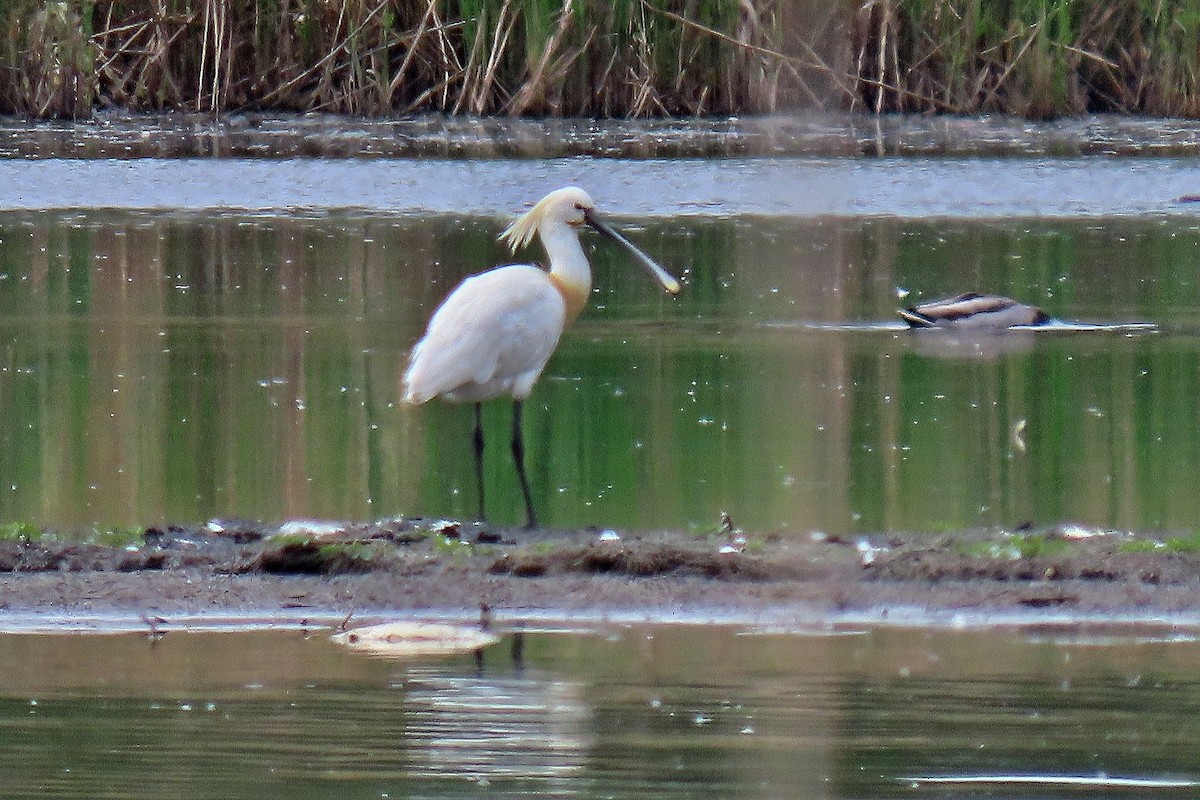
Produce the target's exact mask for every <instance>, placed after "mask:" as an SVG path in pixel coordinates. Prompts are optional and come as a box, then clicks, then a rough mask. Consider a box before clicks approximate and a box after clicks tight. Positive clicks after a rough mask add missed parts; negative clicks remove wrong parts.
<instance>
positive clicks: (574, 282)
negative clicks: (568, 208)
mask: <svg viewBox="0 0 1200 800" xmlns="http://www.w3.org/2000/svg"><path fill="white" fill-rule="evenodd" d="M538 234H539V235H540V237H541V240H542V247H543V248H545V250H546V257H547V258H549V259H550V280H551V281H552V282H553V283H554V286H555V287H556V288H557V289H558V291H559V293H560V294H562V296H563V300H564V301H566V304H567V321H568V322H571V321H572V320H574V319H575V317H577V316H579V312H581V311H583V308H584V306H586V305H587V298H588V293H589V292H591V290H592V270H591V267H589V266H588V261H587V256H586V255H584V253H583V246H582V245H581V244H580V243H579V232H578V231H577V230H575V229H574V228H572V227H571V226H570V225H568V224H567V223H565V222H557V221H556V222H554V223H551V224H546V225H543V226H542V228H541V229H540V230H539V231H538Z"/></svg>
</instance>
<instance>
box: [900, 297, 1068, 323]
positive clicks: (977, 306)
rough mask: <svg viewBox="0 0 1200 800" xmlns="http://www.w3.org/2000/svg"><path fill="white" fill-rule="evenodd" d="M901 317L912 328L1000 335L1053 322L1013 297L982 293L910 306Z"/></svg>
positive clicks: (1038, 310) (901, 312) (903, 310)
mask: <svg viewBox="0 0 1200 800" xmlns="http://www.w3.org/2000/svg"><path fill="white" fill-rule="evenodd" d="M899 313H900V317H901V318H902V319H903V320H904V321H905V322H907V323H908V325H909V327H911V328H953V329H956V330H980V331H999V330H1004V329H1006V328H1013V327H1034V326H1038V325H1045V324H1047V323H1049V322H1051V321H1052V320H1051V318H1050V315H1048V314H1047V313H1046V312H1045V311H1043V310H1042V309H1040V308H1038V307H1037V306H1031V305H1028V304H1027V303H1021V302H1018V301H1016V300H1013V299H1012V298H1011V297H1001V296H1000V295H994V294H980V293H978V292H966V293H964V294H960V295H957V296H955V297H948V298H946V299H944V300H934V301H931V302H929V303H921V304H920V305H916V306H909V307H907V308H902V309H900V311H899Z"/></svg>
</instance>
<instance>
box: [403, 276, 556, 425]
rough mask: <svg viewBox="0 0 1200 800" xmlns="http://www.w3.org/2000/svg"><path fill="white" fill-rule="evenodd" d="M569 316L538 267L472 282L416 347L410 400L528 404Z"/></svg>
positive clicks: (440, 313)
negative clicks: (495, 399) (503, 398)
mask: <svg viewBox="0 0 1200 800" xmlns="http://www.w3.org/2000/svg"><path fill="white" fill-rule="evenodd" d="M566 314H567V304H566V302H565V301H564V300H563V296H562V294H560V293H559V291H558V289H557V288H556V287H555V286H554V284H553V283H552V282H551V281H549V280H548V279H547V274H546V273H545V272H544V271H543V270H541V269H539V268H538V267H535V266H533V265H532V264H514V265H512V266H508V267H502V268H500V269H494V270H491V271H490V272H484V273H482V274H480V275H475V276H473V277H470V278H467V279H466V280H465V281H463V282H462V283H461V284H459V286H458V288H457V289H455V290H454V293H453V294H451V295H450V297H449V298H447V300H446V302H445V303H443V304H442V306H441V307H440V308H438V310H437V312H436V313H435V314H434V315H433V318H432V319H431V320H429V330H428V331H427V332H426V333H425V337H424V338H423V339H421V341H420V342H418V343H417V346H416V347H415V348H413V354H412V364H411V366H410V367H409V368H408V373H407V375H405V378H404V381H405V385H406V387H407V390H406V393H405V395H404V399H405V401H406V402H409V403H424V402H425V401H426V400H430V399H432V398H434V397H437V396H438V395H441V396H443V397H445V398H446V399H447V400H451V401H454V402H479V401H480V400H489V399H491V398H493V397H501V396H503V395H508V396H510V397H513V398H516V399H518V400H522V399H524V398H526V397H528V396H529V392H530V391H531V390H532V389H533V384H534V383H535V382H536V381H537V379H538V376H539V375H540V374H541V373H542V369H543V368H544V367H545V366H546V362H547V361H549V360H550V354H551V353H553V352H554V348H555V346H556V345H557V344H558V337H559V336H560V335H561V334H562V332H563V328H564V327H565V320H566Z"/></svg>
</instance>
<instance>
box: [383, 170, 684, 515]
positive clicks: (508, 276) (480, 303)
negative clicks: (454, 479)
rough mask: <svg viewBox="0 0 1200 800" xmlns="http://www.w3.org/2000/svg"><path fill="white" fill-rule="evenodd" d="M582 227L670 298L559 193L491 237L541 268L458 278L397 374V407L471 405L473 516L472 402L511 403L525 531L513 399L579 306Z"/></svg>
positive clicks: (580, 197)
mask: <svg viewBox="0 0 1200 800" xmlns="http://www.w3.org/2000/svg"><path fill="white" fill-rule="evenodd" d="M583 224H587V225H590V226H592V227H593V228H595V229H596V230H597V231H599V232H600V233H602V234H604V235H605V236H608V237H609V238H611V239H613V240H615V241H616V242H618V243H619V244H621V245H622V246H623V247H624V248H625V249H626V250H627V251H629V253H630V254H631V255H632V256H633V257H634V258H635V259H636V260H637V261H638V262H639V263H641V264H642V266H643V267H645V268H646V270H647V271H648V272H649V273H650V274H651V275H652V276H653V277H654V278H655V280H657V281H658V282H659V283H660V284H661V285H662V287H663V289H665V290H666V291H667V292H668V293H670V294H678V293H679V290H680V286H679V282H678V281H677V280H675V279H674V278H673V277H671V276H670V275H669V274H668V273H667V272H666V271H665V270H664V269H663V268H662V267H660V266H658V264H656V263H655V262H654V261H653V260H652V259H651V258H650V257H649V256H647V255H646V254H645V253H643V252H641V251H640V250H638V249H637V248H636V247H634V246H633V244H631V243H630V242H629V241H628V240H627V239H625V237H623V236H621V235H620V234H619V233H617V232H616V231H614V230H613V229H612V228H610V227H609V226H608V225H607V224H605V223H604V222H602V221H601V220H600V219H599V218H598V217H597V216H596V213H595V204H594V203H593V202H592V198H591V197H590V196H588V193H587V192H585V191H584V190H583V189H579V188H577V187H573V186H569V187H567V188H565V189H559V190H557V191H554V192H551V193H550V194H548V195H546V196H545V197H543V198H542V199H541V200H540V201H538V202H537V203H536V204H535V205H534V206H533V208H531V209H530V210H529V211H528V212H526V213H525V214H523V215H522V216H520V217H519V218H518V219H517V220H516V221H515V222H513V224H512V225H510V226H509V227H508V228H507V229H505V231H504V232H503V233H502V234H500V238H501V240H502V241H507V243H508V244H509V246H510V247H511V248H512V250H513V252H514V253H515V252H516V251H517V250H518V249H519V248H521V247H524V246H525V245H526V244H528V243H529V241H530V240H531V239H532V238H533V236H534V235H535V234H536V235H537V236H538V238H539V239H540V240H541V242H542V246H543V247H544V248H545V250H546V255H547V257H548V258H549V260H550V268H549V270H548V271H547V270H543V269H541V268H540V267H538V266H535V265H533V264H510V265H508V266H503V267H497V268H495V269H492V270H489V271H488V272H484V273H481V274H479V275H474V276H472V277H470V278H467V279H466V280H464V281H463V282H462V283H460V284H459V285H458V286H457V287H456V288H455V289H454V291H453V292H451V293H450V295H449V296H448V297H447V298H446V299H445V300H444V301H443V302H442V304H441V306H439V307H438V309H437V311H436V312H434V314H433V317H432V318H431V319H430V320H429V326H428V328H427V329H426V331H425V335H424V336H423V337H422V338H421V341H419V342H417V344H416V346H415V347H414V348H413V351H412V358H411V361H410V363H409V367H408V370H407V372H406V373H405V375H404V386H405V391H404V399H405V401H406V402H409V403H424V402H426V401H427V400H431V399H433V398H434V397H439V396H440V397H443V398H445V399H446V400H450V401H452V402H470V403H475V404H476V405H475V432H474V433H475V440H474V441H475V473H476V479H477V480H478V481H479V514H480V517H482V516H483V512H484V502H483V494H484V492H483V429H482V424H481V413H480V406H479V403H481V402H482V401H484V400H488V399H491V398H493V397H502V396H506V395H507V396H509V397H512V398H513V401H514V405H513V440H512V450H513V458H514V460H515V462H516V467H517V476H518V478H519V479H520V482H521V491H522V494H523V495H524V498H525V510H526V512H527V522H528V525H529V526H530V527H533V526H534V525H535V524H536V518H535V515H534V512H533V502H532V500H531V498H530V493H529V485H528V481H527V479H526V477H525V464H524V442H523V437H522V433H521V402H522V401H523V400H524V399H525V398H526V397H528V396H529V393H530V391H532V389H533V385H534V384H535V383H536V382H537V379H538V377H539V376H540V375H541V374H542V370H543V369H544V368H545V366H546V362H547V361H549V360H550V355H551V354H552V353H553V352H554V348H555V347H556V346H557V345H558V339H559V337H560V336H561V335H562V332H563V330H564V329H565V328H566V326H567V325H569V324H570V323H571V322H572V321H573V320H574V319H575V317H576V316H578V314H579V312H580V311H582V310H583V307H584V306H585V305H586V304H587V297H588V293H589V292H590V291H591V286H592V274H591V269H590V268H589V266H588V262H587V256H586V255H585V254H584V252H583V247H582V246H581V245H580V243H579V232H578V230H577V229H578V228H579V226H580V225H583Z"/></svg>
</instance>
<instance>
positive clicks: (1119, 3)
mask: <svg viewBox="0 0 1200 800" xmlns="http://www.w3.org/2000/svg"><path fill="white" fill-rule="evenodd" d="M0 26H2V30H3V31H4V33H5V34H7V35H6V38H5V44H4V45H2V46H0V111H2V112H6V113H17V114H25V115H29V116H33V117H44V116H67V117H80V116H86V115H88V114H89V113H90V112H91V111H92V110H93V109H94V108H97V107H105V106H119V107H124V108H129V109H132V110H163V109H182V110H189V111H209V112H214V113H223V112H233V111H241V110H252V109H258V110H282V111H329V112H339V113H345V114H354V115H395V114H407V113H421V112H442V113H450V114H475V115H484V114H500V115H531V116H546V115H561V116H594V117H625V116H630V117H645V116H690V115H708V114H730V113H744V112H751V113H753V112H768V111H775V110H788V109H797V108H811V107H818V108H851V109H860V110H861V109H866V110H870V111H874V112H889V111H918V112H930V111H933V112H951V113H977V112H987V111H1001V112H1009V113H1015V114H1022V115H1026V116H1032V117H1052V116H1057V115H1062V114H1077V113H1083V112H1089V111H1122V112H1130V113H1142V114H1153V115H1177V116H1193V117H1194V116H1200V6H1198V5H1197V3H1196V2H1195V0H843V2H835V1H834V0H607V1H606V2H597V1H596V0H0Z"/></svg>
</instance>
